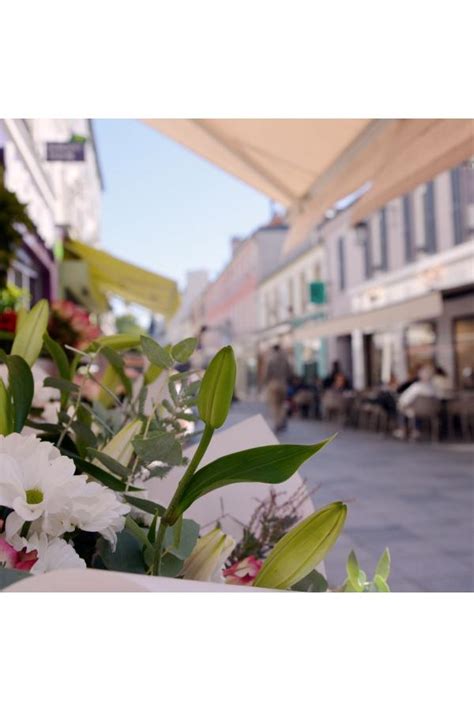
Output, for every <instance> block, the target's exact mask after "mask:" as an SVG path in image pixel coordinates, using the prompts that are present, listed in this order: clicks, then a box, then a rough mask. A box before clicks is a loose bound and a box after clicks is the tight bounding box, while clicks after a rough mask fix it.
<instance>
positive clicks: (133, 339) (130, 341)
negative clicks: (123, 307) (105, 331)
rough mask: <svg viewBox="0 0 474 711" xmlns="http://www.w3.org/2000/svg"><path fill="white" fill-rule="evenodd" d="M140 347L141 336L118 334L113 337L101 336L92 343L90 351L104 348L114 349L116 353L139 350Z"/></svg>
mask: <svg viewBox="0 0 474 711" xmlns="http://www.w3.org/2000/svg"><path fill="white" fill-rule="evenodd" d="M139 345H140V336H139V335H136V336H134V335H132V334H129V333H123V334H122V333H117V334H115V335H113V336H100V338H96V340H95V341H94V342H93V343H91V345H90V346H89V348H88V349H87V350H88V351H92V352H93V351H97V350H99V349H102V348H103V347H109V348H113V349H114V350H116V351H128V350H130V349H131V348H138V346H139Z"/></svg>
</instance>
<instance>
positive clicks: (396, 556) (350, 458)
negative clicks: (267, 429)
mask: <svg viewBox="0 0 474 711" xmlns="http://www.w3.org/2000/svg"><path fill="white" fill-rule="evenodd" d="M257 412H261V413H262V414H263V415H265V409H264V407H263V406H262V405H259V404H256V403H255V404H254V403H237V404H235V405H234V406H233V408H232V411H231V414H230V416H229V420H228V423H229V424H235V423H236V422H238V421H239V420H242V419H244V418H246V417H249V416H251V415H254V414H256V413H257ZM336 428H337V426H336V425H335V424H333V423H326V422H320V421H315V420H300V419H297V420H294V419H292V420H290V422H289V425H288V429H287V431H286V432H284V433H283V435H281V436H280V440H281V441H282V442H292V443H309V442H317V441H319V440H321V439H324V438H325V437H327V436H328V435H330V434H333V433H334V431H335V429H336ZM300 471H301V473H302V475H303V476H304V477H305V479H306V480H307V482H308V486H309V487H310V488H312V487H314V486H315V485H316V484H319V485H320V488H319V489H318V491H317V492H316V493H315V494H314V497H313V498H314V503H315V505H316V506H317V507H318V508H320V507H321V506H323V505H325V504H326V503H328V502H330V501H335V500H343V501H347V502H348V503H349V515H348V518H347V523H346V526H345V530H344V533H343V534H342V535H341V537H340V538H339V540H338V542H337V543H336V545H335V547H334V549H333V550H332V551H331V553H330V554H329V555H328V557H327V559H326V570H327V574H328V578H329V582H330V584H332V585H337V584H339V583H340V582H342V580H343V579H344V577H345V561H346V558H347V555H348V553H349V551H350V550H351V548H353V549H354V550H355V551H356V553H357V556H358V558H359V562H360V564H361V567H362V568H363V569H364V570H365V571H366V573H367V574H368V575H369V576H371V575H372V572H373V568H374V566H375V564H376V562H377V558H378V556H379V554H380V553H381V552H382V551H383V549H384V548H385V546H388V547H389V548H390V553H391V556H392V574H391V578H390V584H391V587H392V590H394V591H397V592H408V591H410V592H418V591H426V592H430V591H433V592H435V591H436V592H439V591H454V592H460V591H473V590H474V554H473V551H474V445H471V444H464V445H462V444H431V443H427V442H423V443H420V442H414V443H407V442H399V441H397V440H393V439H392V438H390V437H387V436H385V435H381V434H376V433H372V432H361V431H357V430H352V429H345V430H342V431H340V432H339V434H338V437H337V439H336V440H335V441H334V442H333V443H332V444H331V445H330V446H328V447H326V448H325V449H324V450H323V451H322V452H321V453H319V454H318V455H316V456H315V457H314V458H313V459H312V460H310V461H309V462H307V463H306V464H305V465H304V466H303V467H302V469H301V470H300Z"/></svg>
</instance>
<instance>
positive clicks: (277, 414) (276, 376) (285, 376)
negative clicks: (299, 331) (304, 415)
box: [264, 345, 291, 432]
mask: <svg viewBox="0 0 474 711" xmlns="http://www.w3.org/2000/svg"><path fill="white" fill-rule="evenodd" d="M290 378H291V367H290V364H289V362H288V360H287V358H286V356H285V354H284V353H283V352H282V350H281V348H280V346H279V345H275V346H273V348H272V352H271V354H270V357H269V359H268V363H267V367H266V371H265V378H264V383H265V386H266V399H267V404H268V408H269V410H270V416H271V419H272V423H273V428H274V430H275V432H281V431H282V430H284V429H285V428H286V418H287V412H286V397H287V389H288V381H289V380H290Z"/></svg>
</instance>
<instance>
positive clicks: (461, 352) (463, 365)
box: [453, 316, 474, 390]
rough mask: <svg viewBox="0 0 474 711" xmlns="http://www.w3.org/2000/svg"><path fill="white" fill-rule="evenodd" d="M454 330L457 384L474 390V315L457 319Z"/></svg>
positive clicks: (459, 386)
mask: <svg viewBox="0 0 474 711" xmlns="http://www.w3.org/2000/svg"><path fill="white" fill-rule="evenodd" d="M453 330H454V333H453V340H454V354H455V365H456V385H457V387H458V388H462V389H469V390H474V316H468V317H465V318H457V319H455V321H454V324H453Z"/></svg>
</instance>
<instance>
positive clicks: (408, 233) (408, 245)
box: [403, 195, 414, 263]
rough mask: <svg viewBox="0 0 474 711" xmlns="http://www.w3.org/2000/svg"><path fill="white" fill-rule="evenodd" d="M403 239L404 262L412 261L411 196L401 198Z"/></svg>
mask: <svg viewBox="0 0 474 711" xmlns="http://www.w3.org/2000/svg"><path fill="white" fill-rule="evenodd" d="M403 237H404V242H405V262H407V263H408V262H412V261H413V257H414V254H413V213H412V204H411V195H404V196H403Z"/></svg>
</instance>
